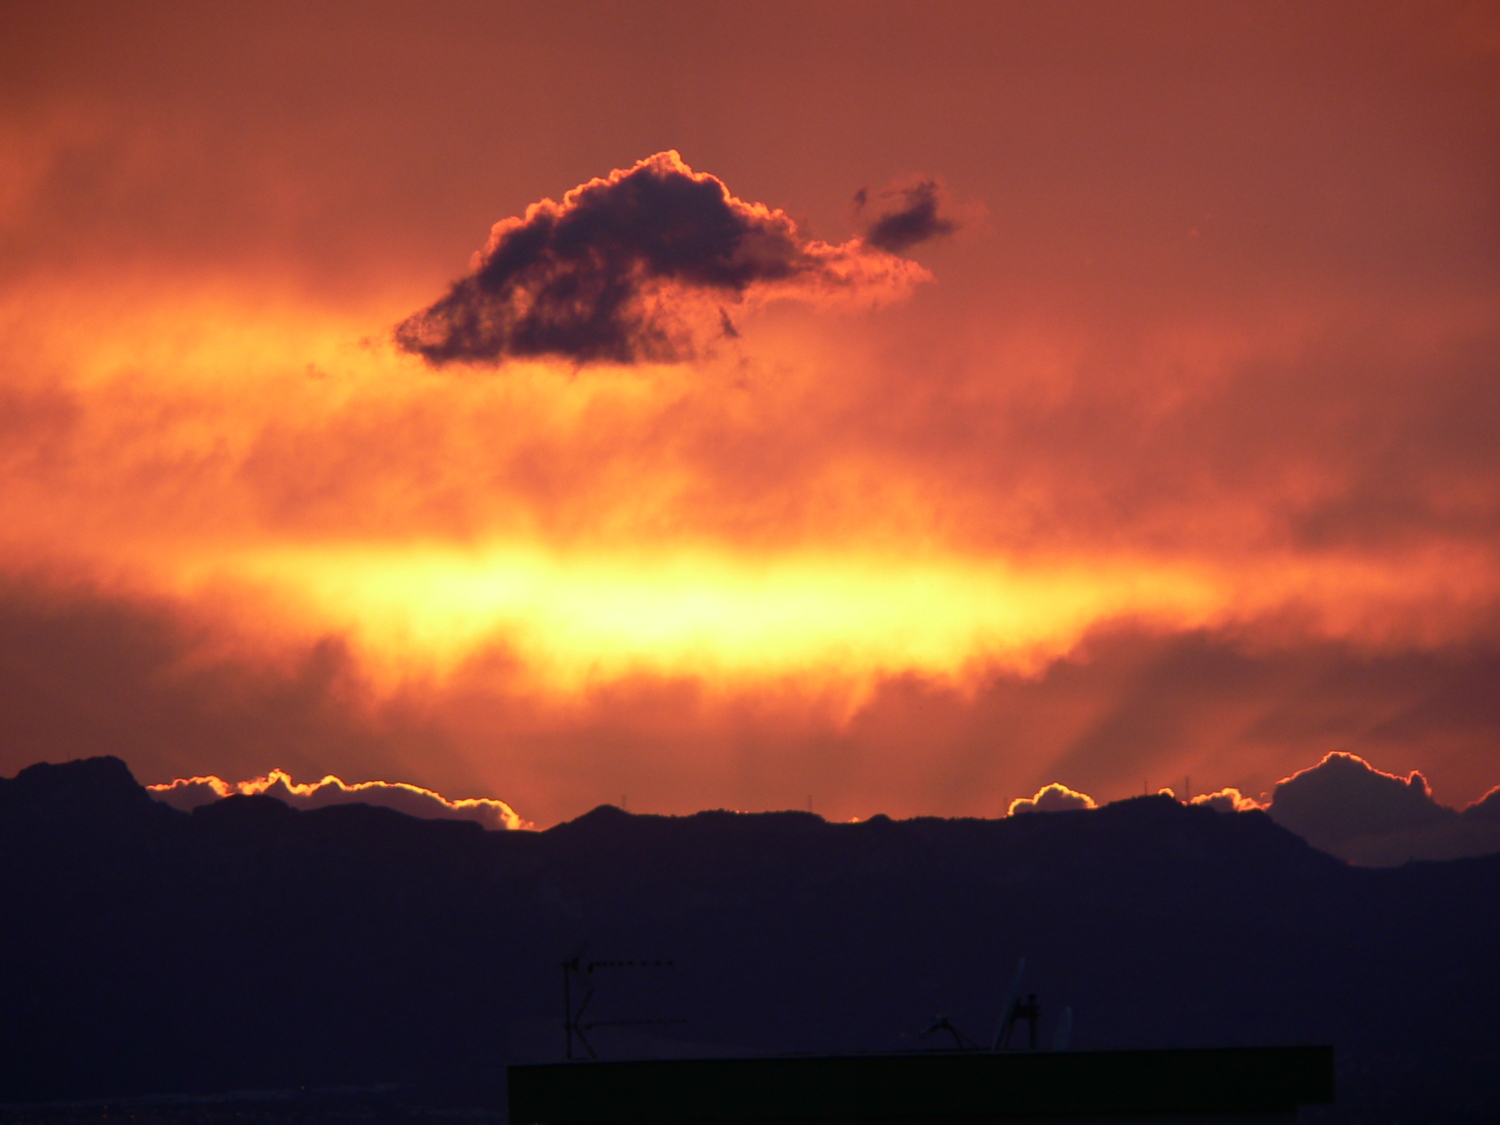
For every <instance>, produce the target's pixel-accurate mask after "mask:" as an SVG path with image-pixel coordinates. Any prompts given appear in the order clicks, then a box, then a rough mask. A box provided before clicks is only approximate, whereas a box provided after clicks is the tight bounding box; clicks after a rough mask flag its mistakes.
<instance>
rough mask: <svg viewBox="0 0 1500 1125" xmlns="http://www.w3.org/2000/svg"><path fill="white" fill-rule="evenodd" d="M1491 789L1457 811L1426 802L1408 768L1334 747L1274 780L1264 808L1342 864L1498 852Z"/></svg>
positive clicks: (1497, 813)
mask: <svg viewBox="0 0 1500 1125" xmlns="http://www.w3.org/2000/svg"><path fill="white" fill-rule="evenodd" d="M1495 793H1496V791H1495V790H1491V791H1490V792H1489V794H1487V795H1486V796H1485V797H1484V798H1483V799H1482V800H1480V801H1478V802H1476V803H1475V804H1473V805H1470V806H1469V807H1468V808H1466V809H1465V810H1464V811H1463V812H1462V813H1460V812H1459V811H1458V810H1456V809H1451V808H1448V807H1447V806H1446V805H1440V804H1438V803H1437V802H1436V801H1434V800H1433V799H1432V794H1431V792H1430V790H1429V789H1428V786H1427V779H1426V778H1424V777H1423V776H1422V775H1421V774H1420V773H1418V772H1416V771H1413V772H1412V773H1410V774H1408V775H1407V776H1406V777H1401V776H1400V775H1398V774H1390V773H1386V772H1384V771H1383V770H1378V769H1376V768H1375V767H1374V766H1372V765H1370V763H1369V762H1367V761H1365V760H1364V759H1363V758H1361V757H1359V756H1358V755H1356V754H1343V753H1335V754H1329V755H1328V756H1327V757H1325V758H1324V759H1323V760H1322V761H1321V762H1319V763H1318V764H1317V765H1316V766H1313V767H1312V768H1311V769H1305V770H1302V771H1300V772H1298V773H1295V774H1293V775H1292V776H1291V777H1288V778H1286V779H1284V780H1283V781H1281V782H1280V783H1279V784H1278V785H1277V786H1276V789H1275V792H1274V793H1273V794H1272V796H1271V804H1270V806H1269V809H1268V811H1269V812H1270V814H1271V819H1273V820H1275V821H1276V823H1278V824H1280V825H1281V826H1282V827H1283V828H1286V829H1289V830H1290V831H1292V832H1295V833H1297V835H1299V836H1301V837H1302V838H1303V839H1304V840H1306V841H1307V842H1308V843H1309V844H1312V845H1313V846H1314V847H1316V848H1321V849H1322V850H1323V851H1326V852H1331V853H1332V854H1333V855H1336V856H1339V857H1341V858H1343V859H1345V860H1348V861H1349V862H1350V863H1357V864H1361V865H1365V866H1371V867H1387V866H1393V865H1396V864H1400V863H1405V862H1407V861H1408V860H1413V859H1457V858H1459V857H1461V856H1471V855H1487V854H1490V853H1493V852H1500V800H1497V799H1496V796H1495Z"/></svg>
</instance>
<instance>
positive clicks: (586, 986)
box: [562, 950, 687, 1062]
mask: <svg viewBox="0 0 1500 1125" xmlns="http://www.w3.org/2000/svg"><path fill="white" fill-rule="evenodd" d="M582 958H583V951H582V950H579V951H578V952H577V953H575V954H574V955H573V956H572V957H569V958H568V959H567V960H566V961H564V962H563V963H562V971H563V1035H564V1038H565V1042H566V1046H565V1048H564V1054H565V1057H566V1058H567V1059H568V1060H569V1061H570V1062H571V1061H573V1060H575V1059H577V1058H578V1057H579V1056H577V1055H575V1054H574V1053H573V1045H574V1043H575V1042H576V1043H577V1044H578V1045H579V1046H581V1047H582V1048H583V1049H584V1050H585V1051H587V1052H588V1057H589V1058H591V1059H597V1058H598V1057H599V1053H598V1052H597V1051H595V1050H594V1045H593V1044H592V1043H590V1042H589V1040H588V1036H587V1035H586V1034H585V1032H588V1031H592V1030H593V1029H594V1028H596V1027H645V1026H650V1025H659V1024H669V1023H686V1022H687V1021H686V1020H683V1019H657V1020H636V1019H632V1020H589V1021H588V1022H584V1018H583V1017H584V1013H586V1012H587V1011H588V1006H589V1002H590V1001H591V1000H593V998H594V979H593V978H594V970H595V969H669V968H671V967H672V962H671V961H670V960H668V959H657V960H655V961H584V960H583V959H582ZM575 989H576V990H577V991H578V992H579V993H580V999H579V1000H578V1002H577V1004H576V1005H575V1004H574V1002H573V994H574V991H575Z"/></svg>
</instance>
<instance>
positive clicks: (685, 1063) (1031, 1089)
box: [509, 1047, 1333, 1125]
mask: <svg viewBox="0 0 1500 1125" xmlns="http://www.w3.org/2000/svg"><path fill="white" fill-rule="evenodd" d="M509 1078H510V1083H509V1084H510V1120H511V1122H512V1123H513V1125H605V1123H609V1122H641V1123H644V1122H661V1123H668V1122H739V1121H743V1122H751V1121H755V1122H782V1121H785V1122H793V1121H802V1122H813V1121H822V1122H833V1121H872V1122H874V1121H891V1122H895V1121H918V1120H922V1121H935V1120H949V1121H959V1120H966V1121H1005V1120H1017V1119H1035V1118H1046V1117H1067V1118H1084V1119H1087V1118H1110V1117H1116V1116H1128V1115H1141V1114H1152V1115H1158V1116H1173V1115H1193V1116H1197V1117H1202V1116H1203V1115H1213V1114H1226V1115H1228V1114H1239V1115H1246V1114H1276V1113H1289V1112H1292V1111H1294V1110H1295V1109H1296V1107H1297V1106H1299V1105H1310V1104H1324V1103H1328V1102H1331V1101H1332V1100H1333V1048H1332V1047H1248V1048H1223V1049H1198V1050H1180V1051H1079V1052H1027V1053H991V1052H978V1051H976V1052H951V1053H948V1052H931V1053H923V1052H910V1053H904V1054H889V1055H878V1054H871V1055H846V1056H803V1057H793V1058H769V1059H674V1060H660V1061H658V1060H652V1061H642V1062H588V1063H560V1064H551V1065H545V1066H513V1067H511V1068H510V1072H509Z"/></svg>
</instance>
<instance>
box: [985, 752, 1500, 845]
mask: <svg viewBox="0 0 1500 1125" xmlns="http://www.w3.org/2000/svg"><path fill="white" fill-rule="evenodd" d="M1160 795H1162V796H1167V797H1174V798H1175V797H1177V794H1176V793H1174V792H1173V791H1172V790H1171V789H1162V790H1161V791H1160ZM1184 803H1186V804H1189V805H1206V806H1207V807H1209V808H1211V809H1214V810H1215V811H1217V812H1221V813H1238V812H1261V811H1263V812H1266V813H1269V814H1270V816H1271V819H1272V820H1274V821H1275V822H1276V823H1277V824H1279V825H1281V827H1283V828H1285V829H1287V830H1288V831H1289V832H1294V833H1296V834H1297V835H1298V836H1301V837H1302V838H1303V839H1304V840H1306V841H1307V842H1308V843H1309V844H1311V845H1312V846H1313V847H1315V848H1318V849H1319V850H1320V851H1325V852H1328V853H1329V854H1331V855H1335V856H1338V857H1339V858H1340V859H1343V860H1346V861H1348V862H1349V863H1353V864H1357V865H1359V866H1363V867H1392V866H1396V865H1398V864H1402V863H1406V862H1409V861H1411V860H1444V859H1459V858H1462V857H1464V856H1478V855H1490V854H1493V853H1495V852H1500V786H1496V787H1495V788H1493V789H1491V790H1490V791H1489V792H1487V793H1486V794H1485V795H1484V796H1483V797H1481V798H1480V799H1479V800H1478V801H1475V802H1474V803H1473V804H1472V805H1469V806H1467V807H1466V808H1464V809H1463V810H1462V811H1460V810H1458V809H1453V808H1449V807H1448V806H1446V805H1440V804H1438V803H1437V802H1436V801H1435V800H1433V798H1432V793H1431V791H1430V790H1429V788H1428V786H1427V779H1426V778H1425V777H1423V776H1422V774H1421V773H1420V772H1418V771H1416V770H1413V771H1412V772H1411V773H1410V774H1409V775H1408V776H1406V777H1401V776H1399V775H1397V774H1390V773H1386V772H1385V771H1384V770H1379V769H1376V768H1375V767H1374V766H1372V765H1370V763H1369V762H1367V761H1365V760H1364V759H1363V758H1361V757H1359V755H1357V754H1347V753H1332V754H1327V755H1325V756H1324V758H1323V760H1322V761H1321V762H1319V763H1318V764H1317V765H1316V766H1312V767H1310V768H1308V769H1305V770H1298V771H1297V772H1296V773H1294V774H1292V775H1291V776H1290V777H1286V778H1283V779H1282V780H1281V781H1280V782H1278V783H1277V785H1276V789H1275V792H1274V793H1273V794H1272V796H1271V800H1270V801H1269V802H1268V803H1262V802H1260V801H1257V800H1255V799H1254V798H1252V797H1247V796H1245V795H1244V794H1243V793H1241V792H1240V791H1239V790H1238V789H1235V788H1232V787H1231V788H1225V789H1220V790H1218V791H1217V792H1214V793H1203V794H1199V795H1198V796H1195V797H1192V798H1191V799H1185V800H1184ZM1095 807H1097V806H1096V802H1095V801H1094V799H1093V798H1092V797H1090V796H1089V795H1088V794H1086V793H1081V792H1079V791H1078V790H1075V789H1070V788H1069V787H1068V786H1066V785H1062V784H1060V783H1058V782H1053V783H1052V784H1050V785H1046V786H1044V787H1043V788H1041V789H1040V790H1038V791H1037V793H1036V795H1035V796H1033V797H1019V798H1017V799H1016V800H1014V801H1012V802H1011V803H1010V808H1009V810H1008V814H1007V815H1010V816H1015V815H1017V814H1020V813H1032V812H1064V811H1067V810H1070V809H1092V808H1095Z"/></svg>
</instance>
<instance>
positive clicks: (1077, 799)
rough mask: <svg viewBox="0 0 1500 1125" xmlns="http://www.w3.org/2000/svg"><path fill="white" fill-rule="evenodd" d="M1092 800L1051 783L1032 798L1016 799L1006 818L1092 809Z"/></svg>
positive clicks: (1087, 796)
mask: <svg viewBox="0 0 1500 1125" xmlns="http://www.w3.org/2000/svg"><path fill="white" fill-rule="evenodd" d="M1094 807H1095V805H1094V798H1092V797H1090V796H1089V795H1088V794H1087V793H1080V792H1078V791H1077V790H1076V789H1069V788H1068V787H1067V786H1066V785H1062V784H1059V783H1058V782H1055V781H1054V782H1053V783H1052V784H1051V785H1044V786H1042V788H1040V789H1038V790H1037V791H1036V796H1034V797H1017V798H1016V799H1015V800H1014V801H1012V802H1011V803H1010V808H1009V810H1008V811H1007V813H1006V815H1007V816H1016V815H1018V814H1020V813H1032V812H1067V811H1069V810H1071V809H1091V808H1094Z"/></svg>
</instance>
